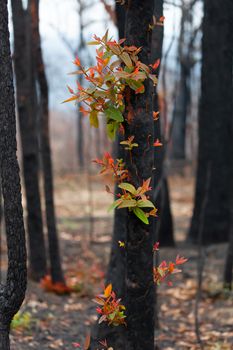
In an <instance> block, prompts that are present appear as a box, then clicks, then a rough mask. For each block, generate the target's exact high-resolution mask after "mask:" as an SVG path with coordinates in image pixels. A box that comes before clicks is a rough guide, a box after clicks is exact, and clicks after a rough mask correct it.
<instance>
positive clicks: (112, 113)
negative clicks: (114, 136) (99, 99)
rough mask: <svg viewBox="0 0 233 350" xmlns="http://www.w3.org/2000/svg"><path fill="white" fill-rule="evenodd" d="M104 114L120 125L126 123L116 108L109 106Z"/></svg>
mask: <svg viewBox="0 0 233 350" xmlns="http://www.w3.org/2000/svg"><path fill="white" fill-rule="evenodd" d="M104 113H105V114H106V116H107V117H108V118H109V119H112V120H116V121H117V122H119V123H121V122H123V121H124V118H123V115H122V113H121V112H120V111H119V110H118V109H117V108H115V107H114V106H109V107H108V108H107V109H105V111H104Z"/></svg>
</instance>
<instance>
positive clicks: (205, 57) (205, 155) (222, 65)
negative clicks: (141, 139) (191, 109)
mask: <svg viewBox="0 0 233 350" xmlns="http://www.w3.org/2000/svg"><path fill="white" fill-rule="evenodd" d="M230 4H231V0H227V1H224V2H219V1H218V0H205V1H204V19H203V39H202V77H201V101H200V109H199V147H198V169H197V180H196V192H195V204H194V212H193V217H192V223H191V228H190V232H189V239H190V240H191V241H193V242H197V235H198V234H197V233H198V227H199V225H200V208H201V203H202V202H203V196H204V193H205V190H204V189H205V174H206V172H207V164H209V163H211V167H212V169H211V178H210V186H209V191H208V192H209V193H208V205H207V208H206V214H205V223H204V228H203V243H204V244H211V243H218V242H223V241H227V239H228V236H229V226H230V210H229V208H230V198H229V197H230V192H229V185H230V176H231V174H230V172H229V169H228V165H229V164H230V162H231V161H232V154H231V153H230V143H231V142H232V135H231V132H230V130H231V126H230V124H231V119H232V109H231V101H232V59H231V55H230V53H229V41H228V40H229V30H232V26H231V27H230V25H232V24H231V23H229V21H230V20H229V12H230ZM229 27H230V28H231V29H229ZM216 38H218V40H217V46H216ZM213 52H214V54H213Z"/></svg>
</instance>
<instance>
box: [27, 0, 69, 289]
mask: <svg viewBox="0 0 233 350" xmlns="http://www.w3.org/2000/svg"><path fill="white" fill-rule="evenodd" d="M29 11H30V16H31V17H30V18H31V27H32V38H33V44H34V45H33V59H34V62H35V67H36V74H37V79H38V85H39V92H40V103H41V116H40V141H41V149H42V167H43V180H44V181H43V182H44V196H45V207H46V221H47V229H48V241H49V257H50V269H51V276H52V281H53V282H62V283H63V282H64V277H63V272H62V267H61V259H60V252H59V240H58V233H57V227H56V217H55V208H54V198H53V194H54V191H53V171H52V158H51V148H50V133H49V97H48V83H47V79H46V74H45V67H44V62H43V56H42V50H41V43H40V33H39V1H38V0H30V1H29Z"/></svg>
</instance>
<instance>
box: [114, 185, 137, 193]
mask: <svg viewBox="0 0 233 350" xmlns="http://www.w3.org/2000/svg"><path fill="white" fill-rule="evenodd" d="M118 187H119V188H121V189H122V190H126V191H128V192H130V193H132V194H136V192H137V190H136V188H135V187H134V186H133V185H131V184H129V183H128V182H123V183H121V184H119V185H118Z"/></svg>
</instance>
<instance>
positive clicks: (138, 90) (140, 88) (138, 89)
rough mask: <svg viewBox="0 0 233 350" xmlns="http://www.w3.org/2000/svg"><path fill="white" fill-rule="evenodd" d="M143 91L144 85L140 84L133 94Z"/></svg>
mask: <svg viewBox="0 0 233 350" xmlns="http://www.w3.org/2000/svg"><path fill="white" fill-rule="evenodd" d="M144 91H145V86H144V85H143V84H142V85H141V86H139V88H137V89H136V90H135V94H143V92H144Z"/></svg>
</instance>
